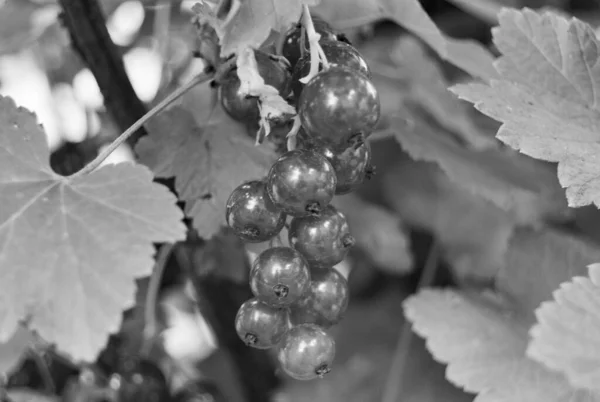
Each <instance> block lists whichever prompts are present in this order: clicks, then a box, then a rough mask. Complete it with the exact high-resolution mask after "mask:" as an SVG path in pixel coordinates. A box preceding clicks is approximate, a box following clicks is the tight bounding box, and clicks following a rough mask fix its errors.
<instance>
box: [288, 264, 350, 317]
mask: <svg viewBox="0 0 600 402" xmlns="http://www.w3.org/2000/svg"><path fill="white" fill-rule="evenodd" d="M349 297H350V292H349V290H348V282H347V281H346V278H344V276H343V275H342V274H340V273H339V272H338V271H337V270H336V269H333V268H325V269H314V270H312V271H311V281H310V286H309V288H308V291H307V292H306V293H305V294H304V296H303V297H302V298H301V299H300V300H298V301H297V302H296V303H294V305H293V306H292V308H291V310H290V321H291V323H292V324H294V325H299V324H317V325H319V326H321V327H323V328H328V327H331V326H332V325H335V324H337V323H338V322H340V320H341V319H342V316H343V315H344V313H345V312H346V308H347V307H348V300H349Z"/></svg>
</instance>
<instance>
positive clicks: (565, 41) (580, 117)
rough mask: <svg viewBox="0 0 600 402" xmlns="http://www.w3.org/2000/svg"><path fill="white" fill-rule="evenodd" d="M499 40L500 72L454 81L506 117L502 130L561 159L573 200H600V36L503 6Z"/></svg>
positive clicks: (531, 150)
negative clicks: (477, 80)
mask: <svg viewBox="0 0 600 402" xmlns="http://www.w3.org/2000/svg"><path fill="white" fill-rule="evenodd" d="M499 19H500V27H499V28H495V29H494V31H493V33H494V42H495V44H496V46H497V47H498V49H499V50H500V51H501V52H502V54H503V56H502V57H501V58H500V59H499V60H498V61H497V63H496V68H497V69H498V71H499V72H500V74H501V76H502V79H501V80H496V81H492V82H491V84H490V85H484V84H469V85H458V86H455V87H454V88H453V91H455V92H456V93H457V94H458V95H459V96H461V97H462V98H464V99H467V100H469V101H470V102H472V103H474V104H475V106H476V107H477V108H478V109H479V110H481V111H482V112H483V113H485V114H487V115H488V116H490V117H492V118H494V119H496V120H498V121H501V122H503V123H504V124H503V125H502V127H501V128H500V130H499V131H498V134H497V137H498V139H500V140H501V141H503V142H504V143H506V144H508V145H509V146H511V147H513V148H515V149H517V150H519V151H521V152H523V153H524V154H527V155H529V156H532V157H534V158H537V159H542V160H547V161H551V162H558V179H559V181H560V183H561V185H562V186H563V187H565V188H566V189H567V190H566V193H567V199H568V201H569V205H570V206H574V207H577V206H584V205H587V204H590V203H594V204H595V205H597V206H600V179H599V175H600V169H599V168H598V164H597V160H596V159H597V155H598V153H599V152H600V145H598V139H599V138H600V137H599V134H598V132H599V128H600V108H599V106H598V105H599V102H600V91H599V90H598V88H599V87H600V81H599V80H598V77H600V63H599V54H598V48H599V47H600V42H599V41H598V39H597V38H596V35H595V33H594V30H593V29H592V28H591V27H590V26H589V25H587V24H586V23H584V22H582V21H579V20H577V19H571V20H567V19H565V18H563V17H560V16H558V15H556V14H554V13H551V12H546V13H543V14H539V13H536V12H534V11H532V10H529V9H524V10H522V11H516V10H504V11H503V12H502V13H501V14H500V16H499Z"/></svg>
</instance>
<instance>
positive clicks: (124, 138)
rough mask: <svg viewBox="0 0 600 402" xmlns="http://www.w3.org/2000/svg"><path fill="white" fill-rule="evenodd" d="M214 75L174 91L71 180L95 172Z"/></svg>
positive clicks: (198, 76) (201, 77)
mask: <svg viewBox="0 0 600 402" xmlns="http://www.w3.org/2000/svg"><path fill="white" fill-rule="evenodd" d="M212 76H213V75H212V74H208V73H200V74H198V75H197V76H195V77H194V78H192V79H191V80H190V81H189V82H188V83H186V84H184V85H182V86H181V87H179V88H177V89H176V90H175V91H173V92H172V93H171V94H170V95H168V96H167V97H166V98H165V99H163V100H162V101H160V102H159V103H158V104H157V105H156V106H154V107H153V108H152V109H150V110H149V111H148V112H147V113H146V114H144V115H143V116H142V117H141V118H140V119H139V120H137V121H136V122H135V123H133V124H132V125H131V127H129V128H128V129H127V130H125V131H124V132H123V134H121V135H119V136H118V137H117V138H116V139H115V140H114V141H113V142H111V143H110V145H109V146H108V147H106V149H105V150H104V151H102V152H101V153H100V154H99V155H98V156H97V157H96V158H95V159H94V160H93V161H91V162H90V163H88V164H87V165H86V166H84V167H83V169H81V170H80V171H78V172H76V173H74V174H72V175H71V176H69V179H70V180H74V179H75V178H77V177H81V176H84V175H86V174H89V173H91V172H93V171H94V170H95V169H96V168H97V167H98V166H100V165H101V164H102V162H104V160H105V159H106V158H108V157H109V156H110V154H111V153H113V152H114V150H115V149H117V148H118V147H119V146H120V145H121V144H123V143H124V142H125V141H127V139H128V138H129V137H130V136H131V135H132V134H133V133H135V132H136V131H137V130H138V129H139V128H140V127H142V126H143V125H144V124H146V122H147V121H148V120H150V119H151V118H152V117H154V116H155V115H157V114H158V113H160V112H161V111H162V110H163V109H165V108H166V107H167V106H169V105H170V104H171V103H173V102H174V101H175V100H177V99H179V98H180V97H181V96H182V95H183V94H185V93H186V92H187V91H189V90H190V89H192V88H194V87H195V86H196V85H199V84H201V83H203V82H206V81H209V80H210V79H211V78H212Z"/></svg>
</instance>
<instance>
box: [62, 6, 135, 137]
mask: <svg viewBox="0 0 600 402" xmlns="http://www.w3.org/2000/svg"><path fill="white" fill-rule="evenodd" d="M59 2H60V5H61V7H62V10H63V12H62V15H61V17H62V22H63V25H64V27H65V28H66V29H67V30H68V31H69V36H70V37H71V43H72V45H73V48H74V49H75V51H76V52H77V53H78V54H79V56H80V57H81V59H82V61H83V62H84V63H85V64H86V66H87V67H88V68H89V69H90V70H91V72H92V74H93V75H94V77H96V81H97V82H98V86H99V87H100V91H101V92H102V95H103V96H104V103H105V105H106V109H107V110H108V113H110V115H111V116H112V117H113V119H114V120H115V122H116V124H117V126H118V127H119V129H120V131H125V130H127V129H128V128H129V127H131V126H132V125H133V124H134V123H135V122H136V121H137V120H138V119H139V118H140V117H142V116H143V115H144V114H145V113H146V108H145V106H144V104H143V103H142V101H140V99H139V98H138V97H137V95H136V94H135V91H134V90H133V87H132V86H131V82H130V81H129V77H127V73H126V72H125V65H124V64H123V59H122V57H121V54H120V53H119V49H118V48H117V46H116V45H115V44H114V43H113V41H112V40H111V38H110V35H109V34H108V29H107V28H106V21H105V18H104V15H103V13H102V10H101V8H100V5H99V4H98V1H97V0H59ZM145 134H146V132H145V130H144V128H140V129H139V130H138V131H137V132H136V135H134V136H133V137H132V138H131V139H130V141H131V143H135V142H136V141H137V139H138V138H139V137H141V136H143V135H145Z"/></svg>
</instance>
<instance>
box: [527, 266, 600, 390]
mask: <svg viewBox="0 0 600 402" xmlns="http://www.w3.org/2000/svg"><path fill="white" fill-rule="evenodd" d="M588 269H589V276H588V277H581V276H577V277H575V278H573V279H571V280H570V281H569V282H564V283H562V284H561V285H560V287H559V288H558V290H556V291H555V292H554V300H552V301H548V302H545V303H543V304H542V305H541V306H540V307H539V308H538V309H537V310H536V312H535V314H536V317H537V321H538V323H537V324H536V325H535V326H534V327H533V328H532V329H531V331H530V334H531V337H532V339H531V342H530V343H529V347H528V348H527V355H528V356H529V357H530V358H532V359H534V360H537V361H539V362H540V363H543V364H545V365H546V366H547V367H549V368H550V369H553V370H557V371H559V372H561V373H564V374H565V375H566V377H567V378H568V379H569V381H570V382H571V384H572V385H573V386H574V387H579V388H584V389H589V390H591V391H594V392H600V316H599V315H598V311H600V265H599V264H593V265H590V266H589V267H588Z"/></svg>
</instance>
